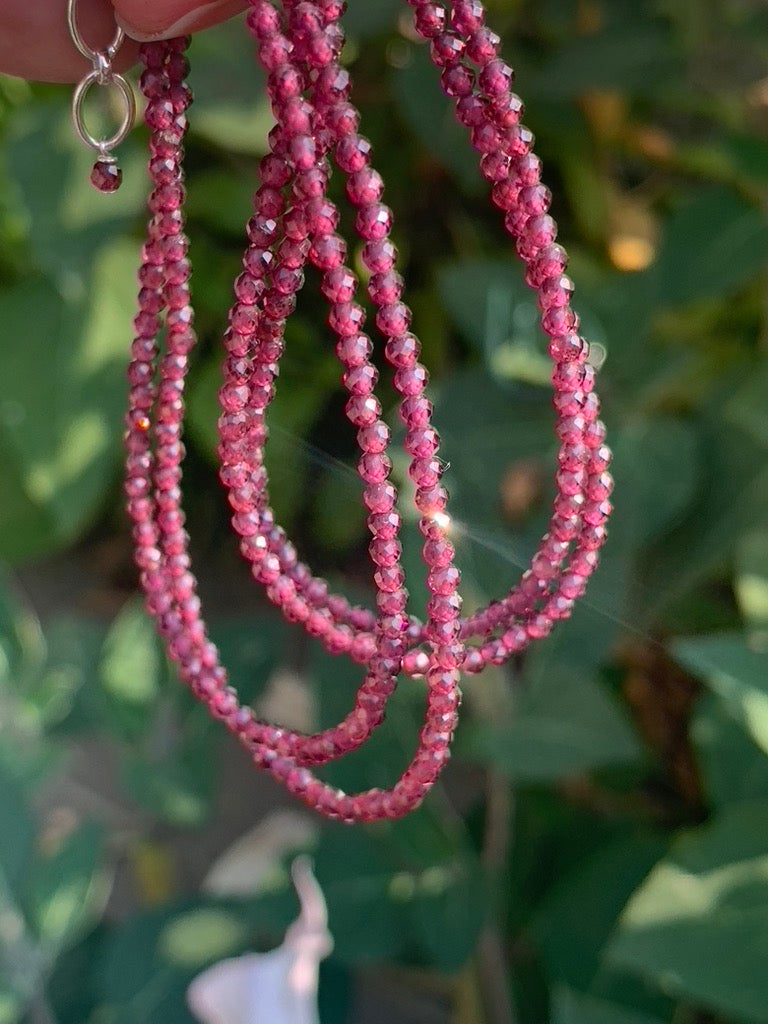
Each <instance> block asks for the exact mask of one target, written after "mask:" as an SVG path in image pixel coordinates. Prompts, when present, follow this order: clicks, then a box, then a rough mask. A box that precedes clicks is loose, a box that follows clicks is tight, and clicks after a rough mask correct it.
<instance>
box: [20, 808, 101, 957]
mask: <svg viewBox="0 0 768 1024" xmlns="http://www.w3.org/2000/svg"><path fill="white" fill-rule="evenodd" d="M103 852H104V835H103V832H102V829H101V828H100V827H99V826H96V825H83V826H82V827H81V828H79V829H78V830H77V831H76V832H74V833H73V834H72V835H71V836H69V837H68V838H67V839H65V840H64V842H63V843H62V845H61V847H60V848H59V849H58V850H57V851H56V852H55V853H54V854H53V855H52V856H50V857H44V858H41V859H39V860H36V861H35V862H33V864H32V867H31V869H30V872H29V875H28V877H27V879H26V883H25V899H24V905H25V910H26V915H27V919H28V921H29V924H30V927H31V928H32V930H33V931H34V933H35V935H36V936H37V937H38V939H39V940H40V942H41V943H42V945H43V947H44V948H46V950H47V951H48V952H49V954H50V955H56V954H57V953H58V951H59V950H61V949H63V948H65V947H67V946H69V945H71V944H72V943H74V942H75V941H76V940H77V939H78V938H80V937H81V936H82V934H83V933H84V932H85V931H86V930H87V929H88V928H89V927H90V926H92V925H93V924H94V923H95V921H96V920H97V917H98V916H99V914H100V912H101V910H102V908H103V905H104V901H105V898H106V894H107V889H108V886H107V880H106V876H105V875H104V873H103V872H102V869H101V862H102V857H103Z"/></svg>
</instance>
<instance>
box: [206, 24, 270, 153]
mask: <svg viewBox="0 0 768 1024" xmlns="http://www.w3.org/2000/svg"><path fill="white" fill-rule="evenodd" d="M252 51H253V43H252V42H251V40H250V37H249V34H248V32H247V31H246V29H245V26H244V25H243V24H242V20H241V19H240V18H238V19H236V20H232V21H229V22H226V23H225V24H223V25H219V26H218V27H217V28H215V29H213V30H211V31H209V32H205V33H200V34H199V35H197V36H195V40H194V45H193V47H192V51H191V66H192V74H191V77H190V82H191V85H192V87H193V88H194V90H195V95H196V101H195V116H194V117H193V118H192V119H191V122H190V127H191V130H192V131H193V132H194V134H195V135H197V136H199V137H201V138H203V139H205V140H206V141H207V142H210V143H213V144H214V145H215V146H218V147H221V148H222V149H224V150H229V151H230V152H235V153H246V154H249V155H251V154H252V155H256V156H260V155H261V154H262V153H266V152H267V149H268V146H267V133H268V132H269V130H270V128H271V127H272V125H273V124H274V117H273V116H272V112H271V110H270V105H269V99H268V97H267V92H266V88H265V81H264V74H263V72H262V71H261V68H260V67H259V65H258V63H257V62H256V61H255V60H254V59H253V52H252ZM222 67H226V68H227V74H226V75H222V74H221V69H222Z"/></svg>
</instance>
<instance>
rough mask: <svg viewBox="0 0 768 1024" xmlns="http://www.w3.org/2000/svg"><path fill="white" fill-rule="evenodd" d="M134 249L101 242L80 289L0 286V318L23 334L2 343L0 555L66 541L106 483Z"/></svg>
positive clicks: (114, 442)
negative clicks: (79, 292)
mask: <svg viewBox="0 0 768 1024" xmlns="http://www.w3.org/2000/svg"><path fill="white" fill-rule="evenodd" d="M135 259H136V257H135V253H134V251H133V247H132V246H127V245H124V244H120V245H116V246H113V247H110V248H108V249H106V250H104V251H103V253H102V254H101V255H100V256H99V257H98V259H97V260H96V262H95V265H94V273H93V279H92V281H91V288H90V289H89V293H88V297H87V299H73V298H66V297H64V296H62V295H61V294H59V293H58V292H57V291H56V290H55V288H54V287H53V286H52V284H51V282H50V281H46V280H43V279H38V280H34V281H29V282H25V283H23V284H19V285H16V286H15V287H13V288H11V289H8V290H6V291H0V322H2V323H3V324H4V327H5V329H6V331H7V335H8V337H11V338H16V339H23V344H21V343H18V342H17V343H16V344H8V345H3V346H1V347H0V470H3V479H4V495H3V502H2V504H0V557H3V558H6V559H21V558H29V557H31V556H32V555H36V556H39V555H42V554H44V553H47V552H51V551H53V550H56V549H57V548H59V547H61V546H63V545H66V544H68V543H71V542H72V541H73V540H74V539H75V538H76V537H77V536H78V535H79V534H80V532H81V531H82V530H83V529H84V528H85V527H87V526H88V525H90V523H91V522H92V520H93V517H94V515H95V513H96V512H97V510H98V508H99V506H100V505H101V502H102V501H103V499H104V496H105V494H106V492H107V490H108V488H109V487H110V485H111V483H112V474H113V471H114V469H115V468H116V463H117V458H118V455H119V438H120V435H121V429H122V428H121V420H122V415H121V412H122V408H123V405H124V399H125V384H124V372H125V370H124V367H125V358H126V337H127V336H128V335H129V334H130V327H129V325H130V321H131V316H132V312H133V306H134V290H135V289H134V284H133V276H134V268H135ZM32 311H33V312H32ZM126 332H127V333H126ZM52 339H55V344H52Z"/></svg>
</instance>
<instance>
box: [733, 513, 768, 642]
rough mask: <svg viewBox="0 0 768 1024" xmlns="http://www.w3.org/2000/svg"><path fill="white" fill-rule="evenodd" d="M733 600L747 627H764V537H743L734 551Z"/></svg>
mask: <svg viewBox="0 0 768 1024" xmlns="http://www.w3.org/2000/svg"><path fill="white" fill-rule="evenodd" d="M734 589H735V591H736V598H737V600H738V602H739V607H740V608H741V613H742V615H743V616H744V618H745V619H746V620H747V622H748V623H749V624H750V626H752V627H754V628H761V629H765V628H766V627H768V534H766V533H765V532H762V531H760V532H758V531H755V532H753V533H749V534H747V535H746V536H745V537H744V538H743V540H742V541H741V543H740V544H739V546H738V549H737V552H736V581H735V584H734Z"/></svg>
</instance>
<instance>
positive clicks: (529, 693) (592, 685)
mask: <svg viewBox="0 0 768 1024" xmlns="http://www.w3.org/2000/svg"><path fill="white" fill-rule="evenodd" d="M527 678H528V685H527V686H524V687H523V688H521V691H520V694H519V698H518V704H517V707H516V709H515V711H514V714H513V716H512V718H511V721H509V722H507V723H505V724H503V725H478V726H470V727H465V728H464V730H463V732H462V733H460V734H459V740H458V745H457V753H459V754H461V755H462V756H464V757H465V758H468V759H471V760H475V761H479V762H480V763H482V764H491V765H493V766H494V767H495V768H496V769H497V770H498V771H500V772H502V773H503V774H504V775H505V776H507V777H508V778H510V779H514V780H515V781H518V782H553V781H555V780H557V779H561V778H564V777H568V776H571V775H579V774H582V773H584V772H589V771H592V770H594V769H596V768H602V767H605V766H607V765H613V764H626V763H629V762H631V761H634V760H636V759H637V758H638V756H639V754H640V749H639V746H638V743H637V740H636V739H635V736H634V734H633V732H632V730H631V728H630V727H629V725H628V724H627V722H626V721H625V720H624V718H623V717H622V715H621V714H620V712H619V710H618V708H617V707H616V706H615V705H614V703H613V702H612V701H611V700H610V699H609V698H608V697H607V696H606V695H605V693H604V692H603V691H602V689H601V688H600V686H599V685H598V684H597V683H596V682H594V681H593V680H592V679H590V678H589V677H588V676H587V675H584V674H582V673H575V672H572V671H571V670H570V669H569V668H568V667H567V666H566V665H564V664H561V663H556V664H552V663H550V664H549V665H548V668H547V671H546V672H542V673H540V674H539V675H538V677H536V678H531V677H530V676H529V677H527Z"/></svg>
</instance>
